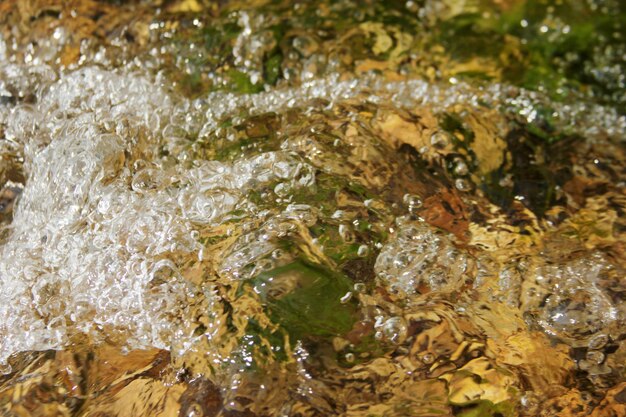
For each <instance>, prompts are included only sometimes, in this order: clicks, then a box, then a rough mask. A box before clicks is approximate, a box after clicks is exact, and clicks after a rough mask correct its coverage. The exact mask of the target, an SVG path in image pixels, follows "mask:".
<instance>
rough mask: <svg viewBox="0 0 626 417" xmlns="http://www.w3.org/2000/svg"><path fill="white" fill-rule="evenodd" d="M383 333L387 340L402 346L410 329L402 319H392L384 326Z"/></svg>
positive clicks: (382, 327)
mask: <svg viewBox="0 0 626 417" xmlns="http://www.w3.org/2000/svg"><path fill="white" fill-rule="evenodd" d="M381 331H382V335H383V337H384V338H385V339H386V340H389V341H390V342H392V343H395V344H401V343H402V342H404V340H405V339H406V336H407V331H408V328H407V325H406V322H405V320H404V319H403V318H402V317H392V318H390V319H388V320H387V321H385V322H384V323H383V324H382V326H381Z"/></svg>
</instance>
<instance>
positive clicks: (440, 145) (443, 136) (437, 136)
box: [430, 132, 450, 149]
mask: <svg viewBox="0 0 626 417" xmlns="http://www.w3.org/2000/svg"><path fill="white" fill-rule="evenodd" d="M449 143H450V139H449V137H448V134H447V133H445V132H435V133H433V135H432V136H431V137H430V144H431V145H432V146H433V147H435V148H436V149H444V148H445V147H446V146H448V144H449Z"/></svg>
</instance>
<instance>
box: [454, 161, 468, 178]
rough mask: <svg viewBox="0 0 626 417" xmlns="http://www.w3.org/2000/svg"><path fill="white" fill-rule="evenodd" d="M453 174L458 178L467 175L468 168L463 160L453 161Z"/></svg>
mask: <svg viewBox="0 0 626 417" xmlns="http://www.w3.org/2000/svg"><path fill="white" fill-rule="evenodd" d="M454 173H455V174H456V175H460V176H465V175H467V174H469V168H468V167H467V164H466V163H465V161H464V160H462V159H456V160H455V161H454Z"/></svg>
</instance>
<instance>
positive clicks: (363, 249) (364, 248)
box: [356, 245, 370, 258]
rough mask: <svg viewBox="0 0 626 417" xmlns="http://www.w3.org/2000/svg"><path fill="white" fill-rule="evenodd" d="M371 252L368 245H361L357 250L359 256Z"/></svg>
mask: <svg viewBox="0 0 626 417" xmlns="http://www.w3.org/2000/svg"><path fill="white" fill-rule="evenodd" d="M369 253H370V248H369V246H367V245H361V246H359V248H358V249H357V251H356V254H357V256H360V257H362V258H363V257H365V256H367V255H368V254H369Z"/></svg>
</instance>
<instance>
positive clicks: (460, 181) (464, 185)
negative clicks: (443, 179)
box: [454, 178, 472, 191]
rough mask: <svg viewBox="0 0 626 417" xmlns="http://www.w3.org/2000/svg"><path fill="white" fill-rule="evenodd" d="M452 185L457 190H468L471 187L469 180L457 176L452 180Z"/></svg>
mask: <svg viewBox="0 0 626 417" xmlns="http://www.w3.org/2000/svg"><path fill="white" fill-rule="evenodd" d="M454 186H455V187H456V189H457V190H459V191H469V190H471V188H472V187H471V185H470V182H469V181H468V180H466V179H464V178H457V179H456V180H455V181H454Z"/></svg>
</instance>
